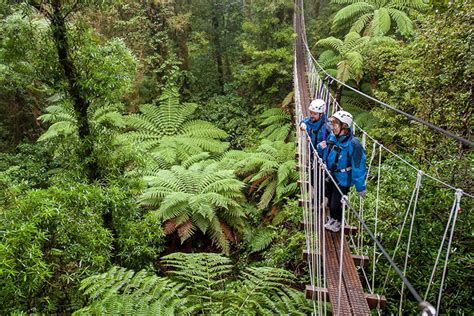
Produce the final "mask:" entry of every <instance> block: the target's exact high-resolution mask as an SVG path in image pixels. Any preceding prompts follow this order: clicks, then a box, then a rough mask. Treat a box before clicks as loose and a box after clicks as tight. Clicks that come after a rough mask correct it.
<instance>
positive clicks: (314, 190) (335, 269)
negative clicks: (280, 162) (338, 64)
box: [294, 0, 474, 315]
mask: <svg viewBox="0 0 474 316" xmlns="http://www.w3.org/2000/svg"><path fill="white" fill-rule="evenodd" d="M294 29H295V33H296V39H295V46H294V92H295V116H296V117H295V120H296V121H297V122H300V121H301V120H302V119H303V118H304V117H306V116H308V114H309V112H308V105H309V103H310V101H311V100H313V99H316V98H320V99H324V100H325V101H326V105H327V107H326V114H328V116H329V114H332V113H334V112H335V111H338V110H342V108H341V106H340V105H339V104H338V103H337V101H336V100H335V98H334V97H333V95H332V94H331V89H330V84H331V82H333V81H338V80H337V79H336V78H333V77H331V76H330V75H329V74H328V73H327V72H325V70H324V69H323V68H322V67H321V66H320V65H319V64H318V63H317V61H316V59H315V58H314V57H313V56H312V54H311V51H310V49H309V46H308V42H307V38H306V31H305V22H304V6H303V0H295V13H294ZM323 76H324V77H323ZM339 83H340V84H344V83H342V82H339ZM347 87H348V88H349V89H351V90H354V89H353V88H352V87H350V86H347ZM354 91H356V90H354ZM356 92H357V91H356ZM358 93H359V92H358ZM361 94H362V93H361ZM364 96H365V97H368V98H370V99H372V100H373V101H376V102H379V103H381V105H383V106H386V107H388V108H391V109H392V110H394V111H395V112H398V113H399V114H402V115H405V114H406V113H403V112H401V111H399V110H397V109H396V108H393V107H391V106H389V105H387V104H384V103H383V102H380V101H378V100H376V99H373V98H372V97H370V96H366V95H364ZM400 112H401V113H400ZM406 116H407V117H409V118H410V119H414V120H415V121H417V122H419V123H421V124H424V125H426V126H428V127H430V128H432V129H434V130H437V131H438V132H441V133H443V134H445V135H447V136H449V137H452V138H455V139H457V140H458V141H461V142H463V143H465V144H467V145H469V146H472V142H470V141H468V140H465V139H462V138H460V137H458V136H456V135H454V134H452V133H450V132H448V131H444V130H442V129H441V128H439V127H437V126H434V125H432V124H430V123H428V122H424V121H423V120H421V119H418V118H415V117H413V116H411V115H409V114H406ZM353 132H354V134H356V135H357V136H359V137H360V138H361V141H362V144H363V146H364V147H365V148H369V149H371V155H370V159H369V162H368V172H367V174H369V173H370V170H371V169H372V168H377V169H376V171H377V177H376V182H377V183H376V185H375V186H374V188H375V190H376V192H375V196H376V203H375V212H372V213H374V214H375V219H374V226H373V229H371V228H369V227H368V225H367V223H366V222H365V217H364V201H363V198H360V199H359V201H358V205H354V202H351V199H349V198H348V197H347V196H345V195H344V194H343V193H342V191H341V190H340V188H339V187H338V186H337V183H336V181H335V179H334V178H333V176H332V175H331V173H330V172H329V171H328V170H327V169H326V166H325V165H324V163H323V161H322V159H321V158H320V157H318V154H317V151H316V150H315V148H314V147H313V144H311V142H310V141H308V139H309V135H308V134H307V133H306V131H302V130H300V129H299V128H297V153H296V159H297V160H298V171H299V174H300V180H299V182H298V183H299V185H300V189H301V199H300V206H301V207H302V209H303V221H302V228H303V229H304V230H305V236H306V247H305V250H304V251H303V255H304V258H305V259H306V260H307V262H308V267H309V274H310V280H311V284H309V285H307V286H306V291H305V292H306V298H308V299H310V300H312V301H313V309H314V311H313V313H314V314H315V315H327V314H328V313H332V314H334V315H371V313H372V312H371V310H375V311H376V312H377V313H378V314H381V313H382V310H383V309H385V308H386V307H387V299H386V298H385V296H384V295H383V294H384V293H376V292H375V274H376V273H377V272H376V264H377V262H378V259H379V258H380V257H381V256H383V257H384V258H385V259H386V260H387V261H388V263H389V265H390V266H389V271H390V269H393V270H394V271H395V272H396V275H397V276H398V278H400V279H401V281H402V282H401V288H400V290H399V291H400V300H399V306H398V310H399V314H402V313H403V311H404V309H403V304H404V297H405V296H406V294H407V293H406V291H408V292H409V293H410V294H411V296H412V297H413V299H415V300H416V301H417V303H418V306H419V309H420V312H421V313H422V314H423V315H437V314H439V313H440V305H441V299H442V294H443V285H444V282H445V279H446V274H447V264H448V260H449V254H450V251H451V246H452V240H453V234H454V228H455V224H456V221H457V215H458V213H459V211H460V208H461V206H460V205H461V198H462V197H467V198H470V199H473V198H474V196H471V195H470V194H467V193H464V192H463V191H462V190H460V189H458V188H455V187H453V186H451V185H449V184H448V183H445V182H443V181H441V180H439V179H437V178H435V177H433V176H431V175H429V174H426V173H424V172H423V171H422V170H419V169H418V168H417V167H415V166H413V165H412V164H410V163H409V162H408V161H406V160H405V159H403V158H402V157H401V156H399V155H397V154H396V153H394V152H393V151H391V150H390V149H388V148H387V147H385V146H384V145H383V144H381V143H380V142H378V141H377V140H376V139H375V138H373V137H372V136H371V135H369V134H368V133H367V132H366V131H365V130H363V129H362V128H360V127H359V126H357V124H356V123H354V127H353ZM369 144H371V145H372V146H370V145H369ZM383 153H387V154H389V155H392V156H393V157H395V158H396V159H398V160H400V161H401V162H402V163H404V164H406V165H407V166H408V167H409V168H411V169H412V170H413V173H414V174H415V175H416V181H415V184H414V188H413V191H412V194H411V196H410V198H409V199H408V206H407V211H406V213H405V215H404V219H403V222H402V225H401V228H400V232H399V236H398V240H397V243H396V246H395V250H394V251H393V253H392V254H391V255H390V254H389V253H388V251H387V250H386V249H385V248H384V247H383V245H382V244H381V242H380V241H379V240H378V218H379V214H378V212H379V200H380V199H379V195H380V178H381V163H382V154H383ZM376 158H377V159H376ZM374 170H375V169H374ZM310 178H312V179H316V180H315V183H313V185H310V181H309V179H310ZM424 179H430V180H431V181H434V182H435V183H437V184H438V185H440V186H442V187H444V188H445V189H446V190H451V191H452V192H453V195H452V197H453V203H452V207H451V209H450V211H449V218H448V221H447V223H446V225H445V230H444V234H443V236H442V238H441V240H440V245H439V248H438V249H437V250H438V251H437V256H436V259H435V260H434V262H433V268H432V272H431V277H430V279H429V281H428V282H427V284H428V286H427V289H426V292H425V295H424V296H423V297H422V295H421V294H420V293H419V292H418V291H419V290H420V289H415V287H414V286H413V285H412V284H411V283H410V280H409V279H408V278H407V275H406V274H407V273H406V272H407V265H408V259H409V257H410V244H411V241H412V237H413V234H412V233H413V226H414V220H415V217H416V210H417V203H418V200H419V198H420V188H421V186H422V182H423V180H424ZM326 180H327V181H332V182H333V183H334V185H336V187H337V189H338V190H339V191H340V193H341V195H342V196H343V198H342V205H343V217H342V227H343V228H344V229H341V230H340V231H339V232H338V233H333V232H329V231H326V230H325V229H324V227H323V225H324V222H325V219H326V214H328V210H327V208H326V207H324V206H323V205H324V198H325V185H326ZM352 200H354V199H352ZM356 208H358V209H357V210H356ZM350 222H352V223H354V224H355V225H354V226H351V225H349V224H348V223H350ZM407 229H408V238H407V239H408V240H407V244H406V247H405V249H406V250H405V260H404V264H403V267H399V266H398V265H397V264H396V263H395V262H394V259H393V257H395V256H396V255H397V251H399V249H400V246H401V243H402V235H403V232H404V231H406V230H407ZM362 235H366V236H367V235H368V238H369V239H370V240H371V241H372V242H373V245H370V246H369V245H367V244H365V245H364V240H365V238H364V237H363V236H362ZM367 249H371V250H372V252H371V258H369V256H368V253H367ZM352 252H357V253H352ZM443 256H444V260H443V258H442V257H443ZM442 261H444V265H443V266H442V267H441V262H442ZM370 270H372V271H370ZM438 270H441V273H439V272H438ZM439 274H441V275H439ZM436 278H438V281H439V282H440V286H439V293H438V294H437V295H436V297H437V300H436V302H428V301H427V298H428V297H429V295H430V294H432V293H431V291H432V288H433V283H434V281H435V279H436ZM387 282H388V273H387V275H386V277H385V282H384V286H383V287H382V291H383V289H385V286H386V284H387ZM430 297H433V295H431V296H430ZM412 312H413V311H411V312H410V313H412Z"/></svg>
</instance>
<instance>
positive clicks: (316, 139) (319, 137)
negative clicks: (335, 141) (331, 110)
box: [300, 114, 331, 148]
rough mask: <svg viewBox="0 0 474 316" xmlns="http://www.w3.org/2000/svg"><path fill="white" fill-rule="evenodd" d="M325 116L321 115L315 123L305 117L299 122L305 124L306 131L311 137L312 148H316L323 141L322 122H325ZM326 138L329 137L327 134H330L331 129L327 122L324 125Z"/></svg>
mask: <svg viewBox="0 0 474 316" xmlns="http://www.w3.org/2000/svg"><path fill="white" fill-rule="evenodd" d="M326 121H327V119H326V114H323V115H322V116H321V118H320V119H319V120H317V121H316V122H311V119H310V118H309V116H308V117H306V118H305V119H304V120H302V121H301V122H300V125H301V123H305V124H306V131H307V132H308V134H309V135H310V137H311V143H312V144H313V146H314V148H316V145H318V144H319V143H320V142H322V141H323V140H324V139H323V138H324V128H323V126H324V122H326ZM326 130H327V132H326V135H327V136H326V137H328V136H329V133H330V132H331V127H330V125H329V122H327V124H326Z"/></svg>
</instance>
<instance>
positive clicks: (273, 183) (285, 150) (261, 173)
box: [223, 140, 298, 209]
mask: <svg viewBox="0 0 474 316" xmlns="http://www.w3.org/2000/svg"><path fill="white" fill-rule="evenodd" d="M294 151H295V149H294V144H293V143H284V142H281V141H275V142H271V141H268V140H264V141H263V142H262V144H261V145H260V146H259V147H258V148H257V149H256V150H255V152H249V153H242V152H240V153H239V152H230V153H228V154H227V155H225V156H224V159H223V161H225V162H226V163H228V164H231V165H233V166H235V168H236V173H237V175H239V176H242V177H243V178H244V182H246V183H249V185H250V186H251V187H250V189H249V191H248V192H249V193H250V194H251V195H254V196H259V197H260V201H259V203H258V206H259V208H260V209H265V208H267V207H269V206H275V207H278V206H279V204H280V203H282V202H283V200H284V199H285V198H287V197H290V196H292V195H293V194H295V193H296V192H297V190H298V188H297V186H296V181H297V179H298V174H297V173H296V169H295V167H296V162H295V159H294Z"/></svg>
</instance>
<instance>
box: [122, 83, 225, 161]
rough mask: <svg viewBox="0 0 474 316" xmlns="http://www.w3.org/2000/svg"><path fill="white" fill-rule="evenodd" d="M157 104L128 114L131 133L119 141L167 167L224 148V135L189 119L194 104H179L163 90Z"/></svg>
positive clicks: (171, 93)
mask: <svg viewBox="0 0 474 316" xmlns="http://www.w3.org/2000/svg"><path fill="white" fill-rule="evenodd" d="M158 103H159V106H156V105H151V104H143V105H141V106H140V107H139V110H140V113H137V114H131V115H128V116H127V117H126V118H125V122H126V124H127V126H128V127H129V128H131V131H129V132H127V133H125V134H123V135H121V136H120V138H121V139H122V140H123V141H126V142H131V143H133V144H137V145H139V146H141V147H142V148H143V149H144V150H147V151H150V153H151V155H152V156H153V157H154V158H155V160H156V161H157V162H158V163H159V164H160V165H162V166H166V167H168V168H169V167H171V166H172V165H174V164H177V163H179V162H181V161H184V160H186V159H188V158H189V157H191V156H194V155H197V154H200V153H202V152H209V153H211V154H215V153H223V152H224V151H225V150H226V149H227V147H228V143H226V142H223V141H222V140H223V139H225V138H226V137H227V134H226V133H225V132H224V131H223V130H221V129H219V128H217V127H215V126H214V125H213V124H211V123H209V122H205V121H200V120H192V115H193V114H194V112H195V111H196V109H197V104H194V103H184V104H180V103H179V95H178V92H177V90H176V89H175V88H170V89H168V90H166V91H164V93H163V95H162V96H161V97H160V98H159V100H158Z"/></svg>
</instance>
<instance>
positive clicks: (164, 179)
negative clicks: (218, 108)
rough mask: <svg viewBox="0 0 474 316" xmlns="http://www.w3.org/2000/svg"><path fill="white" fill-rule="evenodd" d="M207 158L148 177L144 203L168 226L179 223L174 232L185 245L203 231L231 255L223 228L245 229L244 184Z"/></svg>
mask: <svg viewBox="0 0 474 316" xmlns="http://www.w3.org/2000/svg"><path fill="white" fill-rule="evenodd" d="M204 157H205V155H204V154H198V155H196V156H193V157H190V158H188V159H187V160H186V161H185V164H184V166H173V167H172V168H171V169H170V170H157V171H156V172H154V173H152V175H151V176H147V177H145V180H146V181H147V183H148V186H149V188H148V189H146V190H145V191H144V192H143V194H142V196H141V197H140V203H141V204H142V205H145V206H149V207H153V208H154V209H155V210H154V211H153V214H154V215H155V216H158V217H159V218H160V219H161V220H163V221H164V222H167V221H170V220H173V221H175V223H176V229H173V230H172V232H174V231H175V230H177V232H178V235H179V237H180V238H181V241H182V242H184V241H185V240H187V239H188V238H190V237H192V236H193V235H194V233H195V231H196V229H199V230H201V231H202V233H204V234H209V236H210V237H211V239H212V240H213V241H214V242H215V243H216V245H217V246H218V247H219V248H220V249H222V250H223V251H224V252H225V253H228V252H229V242H228V238H227V237H226V234H225V232H224V228H223V227H222V226H221V225H228V227H230V228H231V229H233V230H236V231H240V230H241V229H242V227H243V218H244V213H243V211H242V209H241V207H240V205H239V202H241V201H242V200H243V195H242V193H241V190H242V188H243V183H242V182H241V181H239V180H238V179H236V178H235V176H234V171H233V170H230V169H222V168H220V164H219V163H217V162H215V161H213V160H209V161H207V160H202V159H203V158H204ZM192 162H194V163H192Z"/></svg>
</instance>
